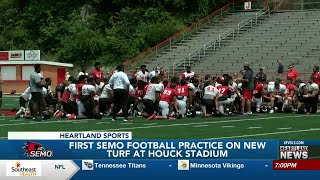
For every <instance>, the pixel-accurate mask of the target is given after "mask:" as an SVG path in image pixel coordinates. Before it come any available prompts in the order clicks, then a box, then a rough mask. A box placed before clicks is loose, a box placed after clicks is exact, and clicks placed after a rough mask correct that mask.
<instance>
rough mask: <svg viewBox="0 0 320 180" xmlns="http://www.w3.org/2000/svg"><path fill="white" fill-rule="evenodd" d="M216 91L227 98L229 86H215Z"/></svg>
mask: <svg viewBox="0 0 320 180" xmlns="http://www.w3.org/2000/svg"><path fill="white" fill-rule="evenodd" d="M217 89H218V90H219V93H220V94H222V95H223V96H229V90H230V87H229V86H217Z"/></svg>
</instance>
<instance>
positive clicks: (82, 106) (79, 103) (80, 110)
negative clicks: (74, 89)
mask: <svg viewBox="0 0 320 180" xmlns="http://www.w3.org/2000/svg"><path fill="white" fill-rule="evenodd" d="M77 105H78V116H81V115H83V113H84V112H85V111H86V109H85V108H84V105H83V103H82V102H81V101H77Z"/></svg>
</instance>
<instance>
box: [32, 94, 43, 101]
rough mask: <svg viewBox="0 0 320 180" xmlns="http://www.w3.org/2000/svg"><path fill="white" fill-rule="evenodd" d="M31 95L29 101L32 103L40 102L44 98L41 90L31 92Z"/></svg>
mask: <svg viewBox="0 0 320 180" xmlns="http://www.w3.org/2000/svg"><path fill="white" fill-rule="evenodd" d="M31 95H32V96H31V101H32V102H33V103H42V102H43V100H44V99H43V94H42V92H31Z"/></svg>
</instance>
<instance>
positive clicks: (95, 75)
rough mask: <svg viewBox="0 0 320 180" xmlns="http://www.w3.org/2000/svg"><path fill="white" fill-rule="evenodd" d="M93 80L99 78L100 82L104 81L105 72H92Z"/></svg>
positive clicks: (95, 70)
mask: <svg viewBox="0 0 320 180" xmlns="http://www.w3.org/2000/svg"><path fill="white" fill-rule="evenodd" d="M92 76H93V78H98V79H99V80H100V81H103V72H102V71H101V70H100V69H99V70H97V69H94V70H93V72H92Z"/></svg>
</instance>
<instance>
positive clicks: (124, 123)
mask: <svg viewBox="0 0 320 180" xmlns="http://www.w3.org/2000/svg"><path fill="white" fill-rule="evenodd" d="M120 124H123V125H127V124H133V123H132V122H123V123H120Z"/></svg>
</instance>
